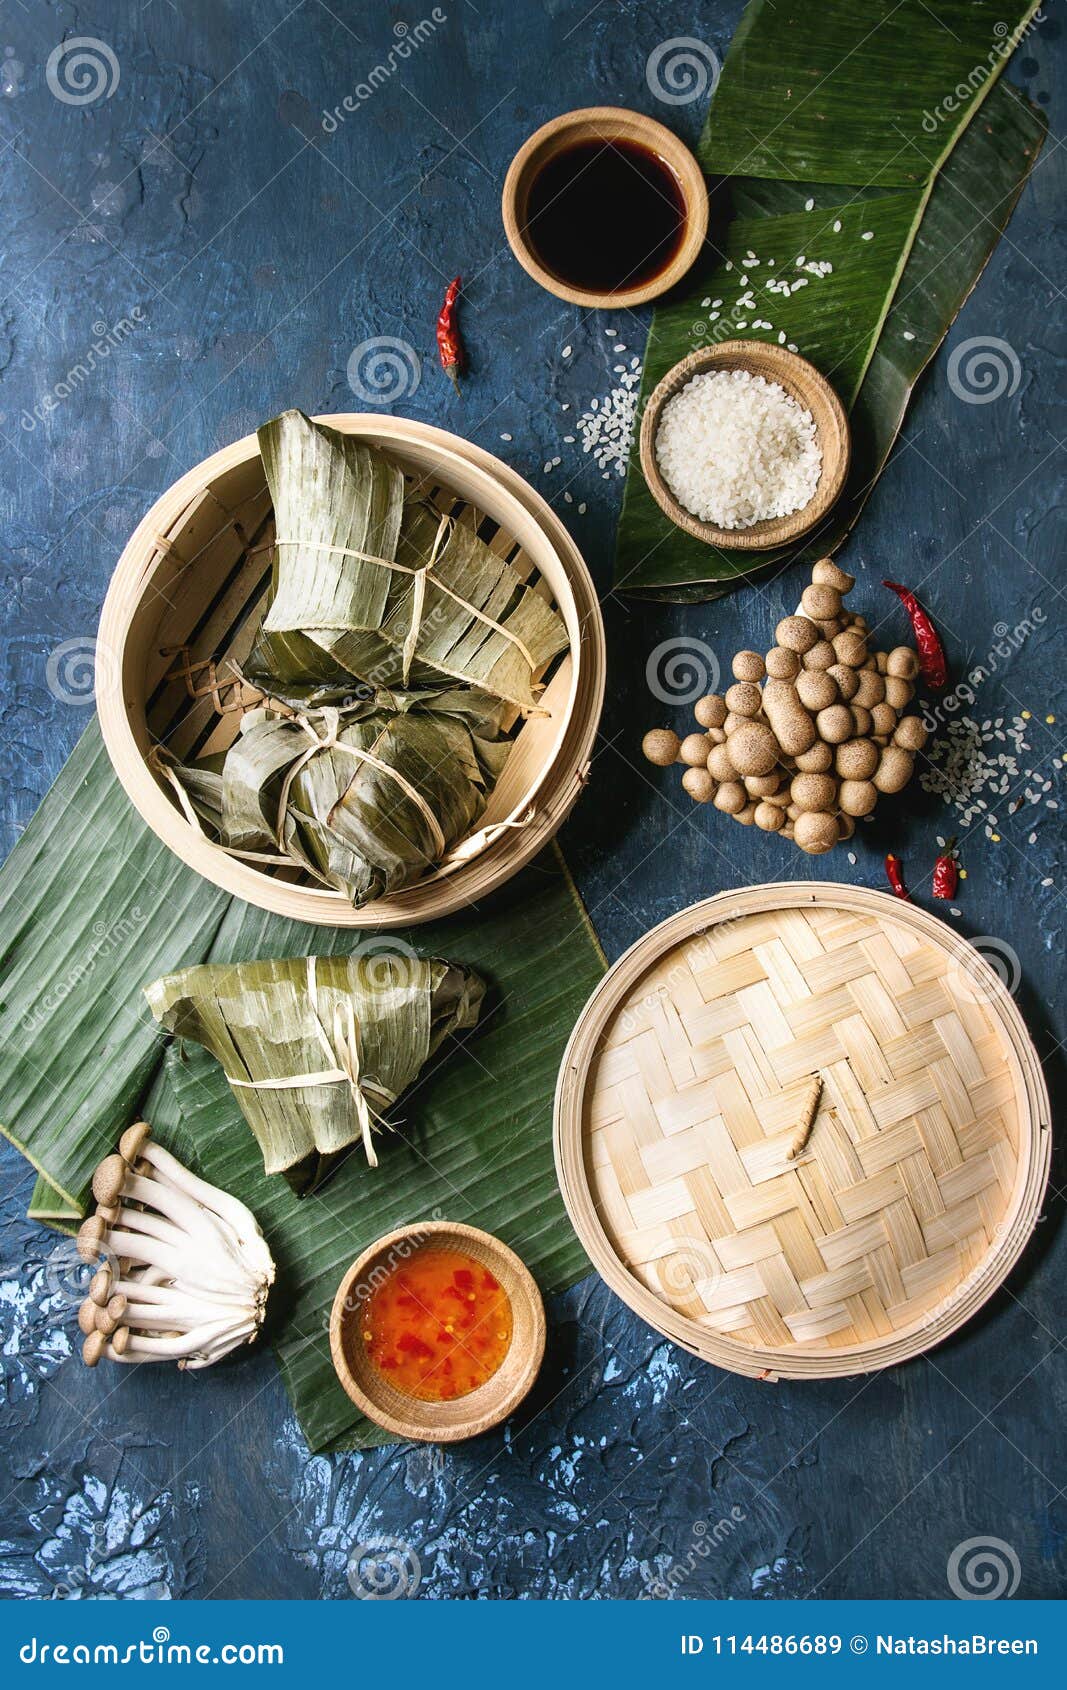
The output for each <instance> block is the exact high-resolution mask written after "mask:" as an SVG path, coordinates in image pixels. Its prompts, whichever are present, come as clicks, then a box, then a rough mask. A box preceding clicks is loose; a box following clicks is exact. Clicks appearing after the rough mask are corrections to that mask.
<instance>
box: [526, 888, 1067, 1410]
mask: <svg viewBox="0 0 1067 1690" xmlns="http://www.w3.org/2000/svg"><path fill="white" fill-rule="evenodd" d="M889 906H891V907H889ZM806 908H824V909H837V910H841V909H843V910H847V911H853V912H856V913H861V914H868V915H870V914H876V915H877V916H879V917H880V918H881V919H882V920H883V921H885V922H890V921H896V922H898V923H899V924H900V925H902V926H904V927H905V928H907V929H909V930H911V931H912V932H913V933H915V934H917V935H918V936H919V937H920V938H922V939H923V940H925V941H926V942H927V943H929V944H932V945H934V946H937V947H939V948H940V949H942V950H943V951H945V952H947V953H948V955H949V956H950V958H951V959H952V960H953V961H955V962H957V963H959V964H960V965H961V966H962V967H963V968H964V969H965V970H966V972H967V973H968V974H969V975H970V976H972V977H974V975H975V973H976V972H977V973H979V974H980V975H981V977H982V980H983V996H982V1003H983V1005H984V1006H985V1008H986V1009H987V1010H988V1012H989V1014H990V1016H991V1018H993V1019H994V1020H995V1022H996V1025H997V1028H998V1030H999V1031H1000V1032H1001V1033H1002V1035H1003V1036H1004V1039H1005V1051H1006V1054H1007V1058H1008V1061H1007V1066H1008V1068H1009V1070H1010V1072H1011V1075H1012V1079H1013V1084H1014V1088H1015V1096H1016V1102H1017V1105H1018V1110H1019V1147H1018V1158H1017V1166H1016V1174H1015V1180H1014V1183H1013V1188H1012V1191H1011V1195H1010V1197H1009V1199H1008V1202H1007V1205H1006V1208H1005V1212H1004V1218H1003V1221H1002V1223H1001V1227H1000V1228H999V1229H998V1230H999V1232H1000V1236H999V1239H998V1241H997V1242H996V1243H995V1244H993V1245H991V1246H990V1248H989V1249H988V1251H987V1252H986V1254H985V1255H984V1256H983V1258H982V1259H981V1261H980V1262H979V1263H978V1264H977V1265H976V1266H975V1267H974V1268H973V1269H972V1270H971V1271H969V1272H968V1273H966V1274H964V1275H963V1277H961V1279H960V1280H959V1281H958V1283H957V1284H956V1286H955V1287H954V1288H953V1290H952V1291H951V1292H950V1293H949V1294H948V1295H947V1296H946V1297H945V1298H944V1300H943V1301H942V1302H941V1303H940V1304H939V1305H938V1306H937V1307H936V1308H935V1309H934V1310H932V1311H930V1312H929V1313H927V1314H924V1315H920V1316H919V1317H918V1318H917V1319H916V1320H914V1321H913V1322H911V1323H910V1324H909V1325H907V1326H904V1327H901V1328H900V1329H898V1330H897V1331H895V1332H894V1333H893V1334H892V1335H891V1336H890V1337H886V1338H883V1339H878V1340H875V1341H867V1342H862V1343H859V1344H848V1345H841V1346H839V1347H836V1348H833V1349H824V1350H821V1351H819V1352H817V1353H816V1352H812V1351H810V1350H809V1351H805V1350H801V1349H798V1350H797V1351H796V1352H795V1353H794V1351H793V1350H791V1349H788V1348H785V1347H765V1346H754V1345H750V1344H748V1343H743V1342H741V1341H739V1340H736V1339H732V1338H731V1337H730V1336H729V1335H728V1334H725V1333H719V1332H716V1331H714V1330H713V1329H712V1328H710V1327H708V1326H706V1325H704V1324H702V1323H700V1322H699V1321H696V1320H692V1319H689V1318H688V1317H686V1316H685V1315H682V1314H680V1313H678V1312H677V1311H675V1310H673V1309H672V1308H671V1307H670V1305H669V1304H667V1303H666V1302H665V1301H663V1300H662V1299H661V1298H660V1297H658V1296H656V1295H655V1293H654V1292H652V1291H650V1290H649V1289H647V1287H646V1286H644V1285H643V1284H642V1283H641V1282H640V1280H639V1279H638V1278H637V1277H636V1275H635V1274H634V1273H633V1272H632V1271H631V1270H630V1269H629V1267H627V1266H626V1264H625V1263H624V1262H623V1261H622V1259H621V1258H620V1256H619V1255H618V1253H617V1251H616V1249H615V1247H614V1245H613V1244H612V1242H611V1240H610V1239H609V1237H608V1235H607V1232H606V1230H605V1228H604V1225H603V1223H602V1221H601V1219H600V1216H599V1213H598V1212H597V1209H596V1206H595V1204H594V1200H593V1195H592V1191H591V1187H590V1182H589V1178H588V1175H587V1170H586V1165H585V1138H586V1131H585V1118H584V1117H585V1106H586V1096H587V1085H588V1081H589V1078H590V1073H591V1068H592V1063H593V1060H594V1058H595V1056H596V1054H597V1052H598V1048H599V1045H600V1041H601V1038H602V1036H603V1034H604V1032H605V1030H606V1028H607V1027H608V1025H609V1023H610V1022H611V1020H612V1019H613V1017H614V1016H615V1014H616V1013H617V1012H618V1011H619V1010H620V1009H621V1008H622V1007H623V1006H624V1005H625V1004H626V1003H627V1002H628V1001H629V997H630V993H631V991H632V990H633V988H634V987H635V986H636V984H637V982H638V981H639V980H640V979H641V978H642V976H644V975H645V974H647V973H648V972H649V971H650V970H651V969H652V968H654V967H655V965H656V964H657V963H659V962H661V961H662V960H663V959H664V958H665V957H666V956H667V955H668V954H669V953H671V952H672V951H673V950H674V949H675V948H676V946H678V945H680V944H683V943H684V942H686V941H688V940H691V939H693V938H695V937H697V936H698V935H699V934H700V933H702V932H705V931H707V930H708V928H710V927H714V926H717V925H719V924H720V923H725V922H733V921H736V920H738V919H739V918H743V917H746V916H756V915H762V914H767V913H769V912H773V911H775V910H785V909H806ZM1051 1141H1052V1134H1051V1130H1050V1106H1049V1096H1048V1089H1047V1086H1046V1083H1045V1078H1044V1074H1043V1072H1042V1069H1041V1064H1040V1060H1039V1058H1038V1055H1037V1052H1036V1050H1035V1048H1034V1045H1033V1041H1032V1039H1031V1038H1030V1034H1029V1032H1028V1030H1027V1027H1026V1023H1025V1021H1024V1020H1023V1017H1022V1014H1021V1012H1020V1010H1019V1008H1018V1006H1017V1004H1016V1003H1015V1001H1014V999H1013V998H1012V996H1011V994H1010V993H1009V992H1008V990H1007V988H1006V987H1005V985H1004V983H1003V981H1001V979H1000V977H999V976H998V975H997V973H996V971H995V970H994V969H993V968H992V967H991V966H990V965H989V964H988V963H987V962H986V961H985V959H984V958H983V957H982V955H981V953H980V952H978V951H976V950H975V948H974V947H973V946H972V945H971V944H969V943H968V941H967V940H966V939H964V938H963V937H962V936H961V935H959V934H957V933H955V932H954V931H953V930H952V929H951V928H949V927H947V926H945V925H944V923H942V922H940V921H939V920H938V919H937V918H936V917H935V916H933V915H931V914H929V913H928V912H927V911H925V910H922V909H920V908H918V907H917V906H916V905H914V904H911V903H907V904H905V903H900V904H899V905H898V904H896V903H894V902H893V901H892V900H891V899H890V897H889V894H887V893H883V892H878V891H873V890H871V889H870V888H866V887H854V886H847V885H843V884H839V883H835V882H822V881H799V882H798V881H785V882H771V883H767V884H765V885H761V886H756V887H752V888H748V889H746V890H742V891H732V890H731V891H725V892H721V893H718V894H717V895H716V896H714V897H711V898H707V899H704V900H702V901H701V902H699V903H696V904H693V905H690V906H689V907H688V908H686V909H683V910H681V911H679V912H678V914H676V915H674V916H671V917H669V918H668V919H667V920H666V921H663V922H661V923H659V924H658V925H657V926H656V927H654V928H652V929H651V930H650V931H649V932H648V933H646V934H645V935H644V936H643V937H642V938H641V939H639V940H638V941H637V942H636V943H635V944H634V945H632V946H631V947H630V949H629V950H628V951H626V952H625V953H624V955H623V956H622V957H620V958H619V960H618V962H616V963H615V964H614V965H613V967H612V968H611V969H610V970H609V971H608V973H607V974H606V975H605V976H604V979H603V980H602V981H601V982H600V984H599V986H597V988H596V990H595V991H594V992H593V993H592V995H591V996H590V998H589V1000H588V1002H587V1004H586V1006H585V1008H584V1009H583V1011H582V1013H581V1015H580V1016H579V1018H578V1021H577V1023H576V1025H575V1028H574V1031H573V1032H572V1034H571V1038H570V1040H569V1042H568V1045H567V1049H566V1050H565V1052H564V1055H563V1061H562V1063H561V1066H560V1073H559V1080H558V1083H557V1088H556V1097H555V1105H554V1112H553V1148H554V1153H555V1161H556V1174H557V1179H558V1182H559V1186H560V1191H561V1193H562V1196H563V1200H564V1204H565V1206H566V1208H567V1212H568V1214H569V1215H570V1218H571V1222H572V1224H573V1226H574V1228H575V1231H576V1232H577V1234H578V1237H579V1239H580V1240H581V1242H582V1244H583V1246H584V1247H585V1249H586V1251H587V1253H588V1254H589V1256H590V1259H591V1261H592V1263H593V1265H594V1267H595V1268H596V1270H597V1272H598V1273H599V1274H600V1275H601V1277H602V1278H603V1279H604V1281H605V1283H606V1284H608V1285H609V1286H610V1288H611V1289H612V1290H613V1291H614V1292H615V1293H616V1295H617V1296H619V1297H620V1298H621V1300H622V1301H623V1302H624V1303H626V1304H627V1305H628V1306H629V1307H630V1308H631V1309H633V1311H634V1312H635V1313H636V1314H638V1315H640V1316H641V1318H642V1319H643V1320H645V1321H646V1322H647V1323H648V1325H650V1326H651V1327H653V1328H654V1329H655V1330H656V1331H659V1332H662V1333H663V1334H664V1336H665V1337H668V1338H670V1339H671V1340H672V1341H673V1342H675V1343H677V1344H679V1345H680V1346H681V1347H682V1348H684V1349H686V1350H688V1351H689V1352H690V1353H691V1354H693V1355H695V1356H698V1357H699V1358H700V1359H701V1360H704V1361H709V1362H711V1363H713V1364H714V1365H716V1366H718V1367H722V1368H724V1369H726V1370H727V1371H729V1372H733V1373H738V1374H741V1375H744V1376H746V1377H749V1378H757V1379H766V1380H771V1381H776V1380H778V1379H786V1378H790V1379H823V1378H838V1377H842V1376H847V1375H852V1374H857V1373H864V1372H872V1371H876V1370H879V1369H882V1368H885V1367H889V1366H893V1365H895V1364H897V1363H900V1362H903V1361H908V1360H911V1359H912V1358H913V1357H915V1356H917V1355H920V1354H922V1353H923V1351H925V1350H927V1349H930V1348H932V1347H933V1346H934V1345H936V1344H939V1343H941V1342H942V1341H943V1340H944V1339H945V1338H947V1337H949V1336H950V1335H951V1334H952V1333H954V1332H956V1331H957V1330H958V1329H959V1328H960V1327H961V1326H963V1325H964V1324H965V1323H966V1322H967V1321H968V1320H969V1319H970V1318H971V1317H972V1316H973V1315H974V1314H976V1313H977V1311H978V1310H979V1309H980V1308H981V1307H982V1306H983V1305H984V1304H985V1303H986V1302H987V1301H988V1300H989V1298H990V1297H991V1296H992V1295H993V1294H994V1292H995V1291H996V1290H997V1289H998V1288H999V1287H1000V1286H1001V1284H1002V1283H1003V1281H1004V1280H1005V1278H1006V1277H1007V1275H1008V1273H1009V1272H1010V1271H1011V1269H1012V1267H1013V1266H1014V1265H1015V1263H1016V1262H1017V1261H1018V1259H1019V1256H1020V1255H1021V1253H1022V1251H1023V1249H1024V1247H1025V1246H1026V1244H1027V1242H1028V1240H1029V1238H1030V1236H1031V1234H1032V1232H1033V1229H1034V1226H1035V1224H1036V1221H1037V1218H1038V1214H1039V1211H1040V1207H1041V1203H1042V1200H1043V1198H1044V1194H1045V1188H1046V1185H1047V1182H1048V1176H1049V1163H1050V1156H1051Z"/></svg>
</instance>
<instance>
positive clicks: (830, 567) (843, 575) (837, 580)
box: [811, 557, 856, 593]
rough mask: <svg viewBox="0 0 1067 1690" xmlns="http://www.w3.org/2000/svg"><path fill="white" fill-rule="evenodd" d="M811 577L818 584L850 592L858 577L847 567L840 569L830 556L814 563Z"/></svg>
mask: <svg viewBox="0 0 1067 1690" xmlns="http://www.w3.org/2000/svg"><path fill="white" fill-rule="evenodd" d="M811 578H812V580H813V581H814V583H815V584H816V586H819V587H836V588H837V590H838V592H839V593H850V592H851V591H852V589H853V587H854V586H855V585H856V577H855V576H854V575H850V574H849V573H848V571H847V570H845V569H839V568H838V567H837V564H836V563H835V562H834V561H833V559H832V558H828V557H821V558H820V559H819V561H818V563H815V564H813V565H812V569H811Z"/></svg>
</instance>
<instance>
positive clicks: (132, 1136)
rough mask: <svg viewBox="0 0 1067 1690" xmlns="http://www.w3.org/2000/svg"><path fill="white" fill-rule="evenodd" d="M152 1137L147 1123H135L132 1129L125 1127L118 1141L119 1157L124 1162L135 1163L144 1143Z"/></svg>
mask: <svg viewBox="0 0 1067 1690" xmlns="http://www.w3.org/2000/svg"><path fill="white" fill-rule="evenodd" d="M151 1136H152V1129H151V1127H150V1126H149V1125H148V1122H147V1121H135V1122H134V1123H133V1126H132V1127H127V1128H126V1131H125V1132H124V1133H123V1135H122V1137H121V1138H120V1139H119V1155H120V1156H121V1157H122V1159H123V1161H124V1162H136V1160H137V1158H138V1156H139V1155H140V1154H141V1150H142V1148H143V1147H144V1145H145V1143H146V1142H147V1140H148V1139H150V1138H151Z"/></svg>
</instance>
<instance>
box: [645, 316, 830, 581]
mask: <svg viewBox="0 0 1067 1690" xmlns="http://www.w3.org/2000/svg"><path fill="white" fill-rule="evenodd" d="M708 370H751V372H752V374H753V375H756V376H763V377H765V378H766V380H767V381H776V382H778V383H780V385H781V386H782V387H784V388H785V390H786V392H787V393H788V394H790V395H791V397H792V398H794V399H795V400H796V401H797V403H798V404H800V405H802V406H803V408H804V409H805V410H806V411H810V412H811V415H812V419H813V421H814V423H815V429H816V434H817V436H818V441H819V446H820V448H821V450H822V472H821V474H820V477H819V484H818V486H817V487H816V489H815V492H814V494H813V495H812V497H811V498H810V499H809V500H808V503H807V504H806V505H805V506H804V507H803V509H802V510H798V511H793V512H792V514H791V515H789V516H779V517H773V518H769V519H768V520H767V521H765V522H756V523H754V524H753V525H752V527H751V528H717V527H716V526H715V524H714V523H713V522H701V521H700V519H699V517H695V516H694V515H693V514H692V512H691V511H687V510H686V508H685V506H684V505H683V504H680V503H679V501H678V500H677V499H676V498H675V496H674V494H673V493H672V492H671V490H670V488H669V487H668V486H667V483H666V482H665V481H664V479H663V476H662V474H661V473H660V468H659V464H658V462H657V461H656V433H657V431H658V429H659V419H660V415H661V413H662V410H663V407H664V405H665V404H666V403H667V401H668V399H673V397H674V395H675V394H676V393H678V392H680V391H681V389H682V388H683V387H684V386H685V384H686V382H687V381H690V380H691V379H692V377H693V376H696V375H703V374H704V373H705V372H706V371H708ZM851 451H852V448H851V440H850V435H849V427H848V418H847V417H846V416H845V410H844V406H843V405H842V403H841V401H840V399H839V398H838V397H837V394H836V393H835V392H834V390H833V388H832V387H831V386H830V383H829V382H828V381H827V380H826V377H825V376H822V375H820V374H819V372H818V370H817V369H816V368H815V366H814V364H809V363H808V360H807V359H806V358H801V357H799V356H798V355H797V353H795V352H789V351H787V350H786V348H785V347H784V346H769V345H768V344H767V343H766V341H762V340H724V341H722V342H721V344H720V345H718V346H702V347H700V348H699V349H698V350H697V351H696V352H691V353H690V354H689V356H688V357H687V358H683V359H682V361H681V363H680V364H675V366H674V368H673V369H672V370H668V371H667V374H666V375H665V376H664V378H663V380H662V381H661V382H660V383H659V386H658V387H656V388H655V389H654V390H653V392H652V393H651V395H650V396H649V399H648V403H647V404H646V406H645V411H644V416H643V417H642V419H641V469H642V472H643V474H644V477H645V481H646V482H647V483H648V490H649V492H650V493H651V494H652V497H653V498H654V499H655V501H656V503H657V505H658V506H659V508H660V510H661V511H663V513H664V515H665V516H669V517H670V519H671V521H672V522H673V523H674V524H675V526H676V527H678V528H681V529H682V530H683V531H684V532H685V533H686V534H691V535H692V536H693V539H694V540H703V541H705V543H706V544H707V545H709V546H723V547H725V548H726V549H728V550H733V551H740V552H756V551H767V550H770V549H771V548H772V547H774V546H783V545H785V544H786V542H787V541H790V540H796V539H798V538H799V536H800V535H801V534H806V533H808V531H809V530H810V529H812V528H814V527H815V525H816V524H817V523H819V522H821V521H822V519H823V517H824V516H825V515H826V513H827V511H829V510H830V508H831V506H832V505H833V504H834V503H835V502H836V501H837V499H838V498H839V497H840V494H841V489H842V488H843V487H844V485H845V477H846V476H847V475H848V466H849V459H850V457H851Z"/></svg>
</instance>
